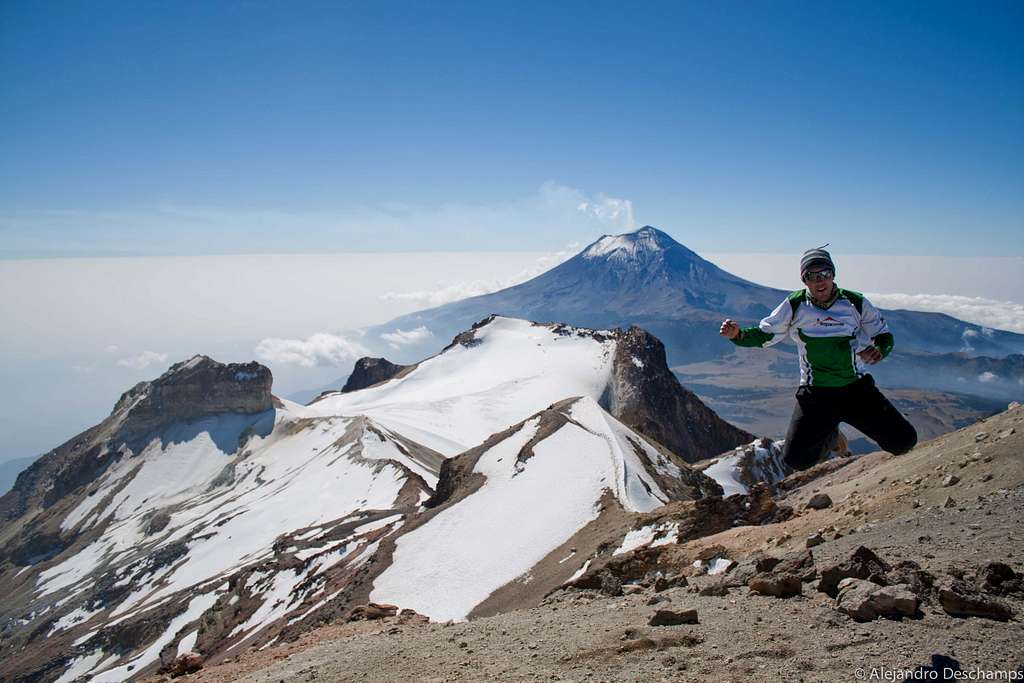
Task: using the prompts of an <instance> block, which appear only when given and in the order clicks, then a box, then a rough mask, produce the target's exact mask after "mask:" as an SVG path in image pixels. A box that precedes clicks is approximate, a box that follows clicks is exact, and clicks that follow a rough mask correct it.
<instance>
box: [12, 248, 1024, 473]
mask: <svg viewBox="0 0 1024 683" xmlns="http://www.w3.org/2000/svg"><path fill="white" fill-rule="evenodd" d="M595 237H596V236H595ZM583 246H584V245H567V247H566V248H564V249H562V250H560V251H558V252H547V253H542V252H503V253H494V252H488V253H473V252H458V253H433V254H431V253H419V254H396V253H387V254H369V253H362V254H307V255H284V256H282V255H244V256H237V255H236V256H192V257H139V258H135V257H121V258H102V259H97V258H76V259H50V260H8V261H0V289H2V290H3V291H6V292H14V293H16V296H8V297H4V298H0V318H2V319H3V320H5V321H8V322H9V323H10V324H9V325H8V328H7V331H6V334H5V335H4V337H3V341H2V342H0V382H2V383H3V384H4V385H5V386H9V387H17V390H16V391H9V392H7V393H6V394H5V395H4V396H3V398H0V444H2V445H3V448H2V451H0V461H4V460H9V459H13V458H18V457H26V456H34V455H38V454H40V453H42V452H45V451H46V450H49V449H50V448H53V447H55V446H57V445H59V444H60V443H62V442H63V441H64V440H66V439H67V438H70V437H71V436H73V435H74V434H76V433H78V432H79V431H81V430H83V429H85V428H87V427H89V426H92V425H93V424H95V423H96V422H98V421H99V420H101V419H102V418H103V417H105V416H106V415H107V414H108V413H109V411H110V409H111V408H112V406H113V404H114V402H115V401H116V400H117V397H118V396H120V394H121V393H122V392H124V391H126V390H127V389H128V388H130V387H131V386H132V385H134V384H135V383H137V382H139V381H142V380H147V379H153V378H154V377H156V376H158V375H159V374H160V373H162V372H163V371H164V370H165V369H166V368H167V367H168V366H169V365H171V364H172V363H174V362H176V361H179V360H183V359H185V358H188V357H189V356H191V355H193V354H195V353H203V354H206V355H209V356H212V357H214V358H216V359H217V360H220V361H224V362H235V361H248V360H253V359H255V360H259V361H260V362H263V363H265V364H266V365H268V367H270V368H271V370H272V371H273V373H274V378H275V379H274V392H275V393H276V394H277V395H282V396H287V395H289V394H292V393H295V392H298V391H303V390H309V389H315V388H317V387H320V386H323V385H325V384H326V383H329V382H332V381H336V380H339V379H342V378H343V377H344V376H345V375H347V374H348V372H349V371H350V369H351V364H352V362H353V361H354V360H355V357H356V356H357V355H358V354H359V350H360V349H359V347H358V332H357V330H358V329H359V328H363V327H368V326H370V325H376V324H381V323H384V322H387V321H388V320H390V319H392V318H395V317H397V316H399V315H403V314H405V313H409V312H412V311H415V310H420V309H423V308H428V307H430V306H433V305H439V304H441V303H446V302H447V301H452V300H455V299H458V298H463V297H465V296H472V295H477V294H483V293H487V292H491V291H496V290H498V289H501V288H503V287H507V286H511V285H513V284H517V283H518V282H522V281H525V280H526V279H529V278H530V277H533V276H536V275H538V274H540V273H541V272H542V271H543V270H546V269H548V268H550V267H553V266H554V265H557V264H558V263H559V262H561V261H562V260H564V259H566V258H568V257H570V256H572V255H573V254H574V253H576V252H577V251H578V250H579V249H581V248H582V247H583ZM833 253H834V255H835V258H836V261H837V264H838V266H839V281H840V282H842V283H843V284H845V285H846V286H850V287H852V288H855V289H860V290H863V291H865V292H868V293H872V296H874V298H875V299H876V301H877V302H878V303H879V305H881V306H883V307H887V308H896V307H906V308H913V309H915V310H935V311H940V312H945V313H948V314H951V315H954V316H956V317H960V318H963V319H965V320H968V321H969V322H974V323H976V324H979V325H985V326H993V327H1000V328H1002V329H1010V330H1011V331H1017V332H1021V333H1024V300H1022V299H1021V296H1020V292H1022V291H1024V268H1021V267H1020V260H1021V259H1019V258H1016V257H1001V258H1000V257H924V256H916V257H913V256H887V257H880V256H871V255H857V254H844V253H842V252H841V251H838V250H834V252H833ZM702 256H704V257H705V258H707V259H708V260H710V261H712V262H713V263H715V264H717V265H719V266H720V267H723V268H725V269H726V270H728V271H730V272H732V273H734V274H736V275H739V276H740V277H744V278H747V279H750V280H752V281H755V282H758V283H759V284H763V285H768V286H774V287H779V288H783V289H786V288H795V287H798V286H799V282H798V280H797V278H796V276H795V273H794V272H793V270H794V263H795V258H796V256H795V255H793V254H758V253H753V254H752V253H724V252H716V253H707V254H702ZM125 283H130V284H131V286H128V287H126V286H125ZM875 292H877V293H878V295H875V294H874V293H875ZM1004 320H1005V321H1006V322H1007V323H1009V324H1004V325H1000V324H998V323H999V322H1000V321H1004ZM397 332H400V333H401V332H404V333H409V331H397ZM447 341H448V340H440V339H439V340H437V342H438V348H440V347H441V346H443V345H444V344H445V343H447ZM263 342H274V343H263ZM261 343H262V345H261ZM897 343H898V335H897ZM301 363H307V364H309V365H306V366H304V365H302V364H301Z"/></svg>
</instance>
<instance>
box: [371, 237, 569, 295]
mask: <svg viewBox="0 0 1024 683" xmlns="http://www.w3.org/2000/svg"><path fill="white" fill-rule="evenodd" d="M579 248H580V246H579V244H578V243H573V244H569V245H566V247H565V249H563V250H561V251H556V252H554V253H551V254H545V255H544V256H540V257H538V258H537V260H536V261H534V263H532V264H531V265H530V267H528V268H524V269H523V270H521V271H519V272H518V273H516V274H515V275H512V276H510V277H505V278H495V279H492V280H464V281H462V282H455V283H450V284H446V283H444V282H439V283H437V286H436V288H434V289H421V290H416V291H411V292H385V293H384V294H381V295H380V298H381V299H382V300H383V301H402V302H408V303H413V304H416V305H418V306H420V307H422V308H433V307H434V306H440V305H442V304H447V303H450V302H452V301H459V300H461V299H468V298H469V297H473V296H481V295H483V294H490V293H492V292H497V291H498V290H501V289H506V288H507V287H514V286H515V285H518V284H521V283H523V282H526V281H527V280H531V279H533V278H535V277H537V276H538V275H540V274H541V273H544V272H546V271H548V270H551V269H552V268H554V267H555V266H557V265H558V264H560V263H563V262H565V261H566V260H568V259H570V258H572V257H573V256H574V255H575V254H576V252H577V251H579Z"/></svg>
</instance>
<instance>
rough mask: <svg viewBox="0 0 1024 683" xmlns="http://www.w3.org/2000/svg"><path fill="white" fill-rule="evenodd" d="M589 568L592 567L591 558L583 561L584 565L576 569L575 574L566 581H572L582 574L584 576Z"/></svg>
mask: <svg viewBox="0 0 1024 683" xmlns="http://www.w3.org/2000/svg"><path fill="white" fill-rule="evenodd" d="M589 568H590V560H587V561H586V562H584V563H583V566H582V567H580V568H579V569H577V570H576V573H575V574H573V575H572V576H570V577H569V580H568V581H566V583H572V582H573V581H575V580H576V579H578V578H580V577H581V576H583V575H584V574H586V573H587V569H589Z"/></svg>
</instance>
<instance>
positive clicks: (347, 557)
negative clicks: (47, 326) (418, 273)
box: [0, 317, 751, 681]
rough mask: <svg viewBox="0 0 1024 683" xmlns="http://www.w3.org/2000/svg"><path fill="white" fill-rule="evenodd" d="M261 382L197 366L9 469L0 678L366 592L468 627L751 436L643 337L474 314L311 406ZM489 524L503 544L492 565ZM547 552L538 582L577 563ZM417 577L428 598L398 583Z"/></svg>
mask: <svg viewBox="0 0 1024 683" xmlns="http://www.w3.org/2000/svg"><path fill="white" fill-rule="evenodd" d="M377 365H382V364H381V363H378V364H377ZM395 367H396V368H397V367H398V366H395ZM385 376H386V375H385ZM270 388H271V376H270V372H269V370H267V368H265V367H263V366H260V365H258V364H256V363H249V364H244V365H240V364H231V365H224V364H221V363H217V362H216V361H213V360H211V359H209V358H206V357H204V356H197V357H195V358H193V359H190V360H188V361H185V362H183V363H178V364H175V365H174V366H172V367H171V369H170V370H168V371H167V372H166V373H164V374H163V375H161V376H160V377H159V378H157V379H156V380H153V381H152V382H143V383H141V384H139V385H137V386H136V387H134V388H132V389H131V390H130V391H129V392H126V393H125V395H124V396H122V398H121V400H120V401H118V403H117V405H116V406H115V408H114V410H113V412H112V414H111V416H110V417H109V418H108V419H107V420H105V421H104V422H103V423H101V424H99V425H97V426H96V427H93V428H92V429H90V430H88V431H86V432H84V433H82V434H80V435H78V436H77V437H75V438H73V439H71V440H70V441H68V442H67V443H65V444H64V445H62V446H60V447H58V448H56V449H54V450H53V451H51V452H50V453H48V454H46V455H44V456H43V457H42V458H41V459H40V460H39V461H38V462H37V463H36V464H34V465H33V466H32V467H31V468H30V469H29V470H27V471H26V472H25V473H23V474H22V475H21V476H20V477H19V478H18V482H17V483H16V485H15V488H14V490H12V491H11V492H10V493H9V494H7V495H6V496H4V497H3V498H0V513H2V515H3V517H2V520H0V524H2V525H0V585H2V587H3V590H4V591H5V601H4V603H3V606H2V608H0V619H2V620H3V622H2V623H3V624H5V626H4V629H5V630H4V635H5V638H4V640H3V641H2V643H0V661H2V662H3V663H2V664H0V677H2V678H4V679H5V680H6V679H7V678H8V677H10V676H14V675H15V674H16V675H18V676H35V677H37V678H40V679H41V680H54V679H60V680H62V681H70V680H73V679H75V678H76V677H79V676H85V677H86V678H90V677H93V679H94V680H97V681H120V680H125V679H128V678H131V677H134V676H136V675H141V674H144V673H147V672H148V673H152V672H153V671H154V670H155V669H156V668H157V667H158V666H159V665H160V664H161V663H163V664H167V663H168V662H169V661H170V660H173V659H174V657H175V656H176V655H177V654H178V653H181V652H186V651H189V650H193V649H195V650H199V651H202V652H203V653H204V654H205V655H207V656H209V655H216V656H232V655H233V654H234V653H237V652H240V651H243V650H244V649H245V648H247V647H249V646H250V645H263V644H266V643H268V642H271V641H273V640H275V639H277V638H279V637H288V634H294V633H298V632H301V631H302V630H303V629H304V628H307V627H308V625H309V624H312V623H315V620H316V619H317V618H319V616H318V615H324V614H343V613H346V612H347V611H348V610H351V609H353V608H354V607H355V606H357V605H359V604H362V603H364V602H365V601H366V600H367V599H368V598H369V597H370V596H371V594H372V595H373V596H374V597H379V598H380V599H387V600H390V601H394V602H397V603H398V604H399V606H400V607H403V608H413V609H419V610H421V611H422V612H423V613H425V614H426V615H428V616H431V617H435V618H447V617H449V616H452V617H455V618H464V617H466V616H467V615H468V614H469V613H470V612H471V611H472V610H474V609H476V608H477V607H478V606H479V605H480V604H482V603H485V602H487V600H488V596H490V595H491V594H493V593H495V592H496V591H500V590H503V589H506V585H507V584H510V583H514V582H515V580H516V579H517V577H520V576H521V575H522V574H523V573H524V572H529V571H530V570H531V567H533V565H534V564H537V563H541V562H549V561H550V562H555V561H554V560H551V557H552V553H554V552H555V551H556V549H558V548H559V547H560V546H561V545H563V544H565V543H567V542H569V541H570V539H573V538H574V537H575V535H576V534H578V533H579V532H580V530H581V529H582V528H584V527H590V526H592V525H593V524H601V523H606V522H605V521H602V520H607V519H608V515H613V516H614V514H628V513H629V511H647V510H650V509H652V508H654V507H657V506H658V505H661V504H662V503H665V502H669V501H673V500H687V499H693V498H697V497H700V496H703V495H707V494H713V493H718V492H720V488H719V487H718V485H717V484H715V483H714V481H713V480H711V479H710V478H708V477H706V476H704V475H703V474H701V473H699V472H696V471H693V470H691V469H690V468H689V467H688V466H687V464H686V462H685V461H684V458H685V459H689V460H698V459H701V458H705V457H708V456H710V455H713V454H715V453H718V452H721V451H723V450H726V449H728V448H730V447H732V446H735V445H736V444H738V443H743V442H746V441H749V440H750V437H751V435H749V434H747V433H746V432H743V431H741V430H738V429H736V428H734V427H732V426H731V425H729V424H728V423H725V422H724V421H722V420H721V419H719V418H718V417H717V416H716V415H714V413H713V412H711V411H710V410H708V409H707V408H706V407H705V406H703V404H701V402H700V401H699V400H698V399H697V398H696V397H695V396H694V395H693V394H691V393H690V392H688V391H686V390H685V389H684V388H683V387H681V386H680V385H679V384H678V382H677V381H676V380H675V378H674V376H673V375H672V374H671V372H670V371H669V370H668V367H667V366H666V364H665V354H664V348H663V347H662V346H661V344H660V342H658V341H657V339H655V338H653V337H652V336H651V335H649V334H648V333H646V332H644V331H643V330H640V329H636V328H634V329H631V330H625V331H624V330H594V329H585V328H578V327H572V326H567V325H560V324H537V323H532V322H530V321H525V320H516V319H509V318H502V317H488V318H486V319H484V320H482V321H480V322H479V323H478V324H476V325H475V326H474V327H473V328H472V329H469V330H466V331H464V332H462V333H460V334H459V335H457V336H456V337H455V339H454V341H453V342H452V344H450V345H449V346H448V347H447V348H446V349H445V350H444V351H442V352H441V353H439V354H437V355H435V356H433V357H431V358H428V359H426V360H423V361H421V362H419V363H417V364H415V365H413V366H408V367H401V368H398V369H397V371H396V372H395V373H393V374H392V376H390V378H388V379H385V380H384V381H381V382H378V383H377V384H374V385H372V386H369V387H367V388H363V389H360V390H357V391H350V392H347V393H341V392H339V393H336V394H328V395H325V396H323V397H322V398H321V399H320V400H318V401H316V402H314V403H312V404H311V405H309V406H301V405H298V404H295V403H292V402H290V401H282V400H280V399H277V398H275V397H273V396H272V395H271V394H270ZM517 511H518V512H517ZM615 511H618V512H617V513H616V512H615ZM481 525H483V526H481ZM488 526H489V527H490V528H491V529H492V530H503V531H502V533H503V534H504V535H505V538H506V540H509V539H511V538H512V537H513V536H514V537H515V538H516V539H517V541H516V542H515V543H512V542H508V543H506V544H503V545H501V547H500V548H496V549H493V551H492V552H490V553H488V554H487V557H488V558H489V559H488V560H487V561H486V562H484V561H483V560H482V559H481V558H480V557H479V556H478V555H479V550H480V548H481V547H482V546H481V545H480V544H481V543H486V538H485V536H486V534H484V535H483V536H482V535H481V534H482V533H483V529H484V528H485V527H488ZM407 531H409V532H411V531H415V534H416V535H415V536H411V535H410V536H409V537H408V539H407V540H403V539H405V538H406V537H405V535H404V534H405V533H406V532H407ZM424 539H426V541H424ZM593 550H594V549H593V548H590V549H589V551H588V552H590V551H593ZM439 558H448V560H447V562H448V564H445V565H443V566H446V567H448V568H449V569H450V571H448V573H445V572H444V571H441V569H440V567H441V565H439V564H438V562H440V560H439ZM558 559H559V560H565V556H564V555H563V556H560V557H559V558H558ZM455 560H459V562H469V563H474V564H473V566H474V567H477V569H475V570H474V571H473V572H469V573H468V574H466V573H464V574H463V575H461V577H460V575H459V571H458V570H457V567H455V565H452V564H451V562H453V561H455ZM550 562H549V563H550ZM555 564H556V565H557V571H555V572H554V574H552V576H553V577H554V578H552V579H550V580H547V579H546V580H538V581H537V582H535V583H532V584H531V590H539V589H541V588H544V587H545V586H546V587H547V588H548V589H550V588H551V587H553V586H554V585H557V583H558V582H561V581H564V580H565V579H567V578H568V577H569V574H571V573H572V572H574V571H576V570H577V569H578V568H579V567H578V566H575V565H574V564H573V563H571V562H563V563H558V562H555ZM431 565H434V566H437V567H438V570H437V571H426V572H425V571H424V570H425V568H426V567H428V566H431ZM378 579H379V582H378ZM556 579H557V581H556ZM551 581H555V583H553V584H550V582H551ZM431 582H433V586H434V595H435V597H436V596H445V595H447V596H448V597H447V598H446V601H447V602H446V604H445V605H444V606H441V605H439V604H434V603H424V602H422V601H421V600H420V598H418V597H415V596H414V594H416V595H419V594H420V593H421V591H424V590H426V591H427V592H429V591H430V588H429V586H430V584H431ZM549 584H550V585H549ZM410 591H412V592H410ZM307 619H308V621H307Z"/></svg>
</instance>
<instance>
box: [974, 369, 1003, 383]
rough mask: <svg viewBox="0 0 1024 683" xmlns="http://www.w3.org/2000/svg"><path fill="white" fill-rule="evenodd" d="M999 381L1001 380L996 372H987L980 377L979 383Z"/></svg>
mask: <svg viewBox="0 0 1024 683" xmlns="http://www.w3.org/2000/svg"><path fill="white" fill-rule="evenodd" d="M997 379H999V375H997V374H995V373H994V372H988V371H985V372H983V373H981V374H980V375H978V381H979V382H994V381H995V380H997Z"/></svg>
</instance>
